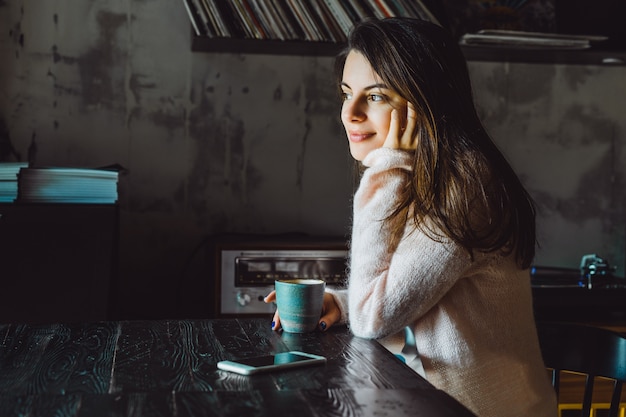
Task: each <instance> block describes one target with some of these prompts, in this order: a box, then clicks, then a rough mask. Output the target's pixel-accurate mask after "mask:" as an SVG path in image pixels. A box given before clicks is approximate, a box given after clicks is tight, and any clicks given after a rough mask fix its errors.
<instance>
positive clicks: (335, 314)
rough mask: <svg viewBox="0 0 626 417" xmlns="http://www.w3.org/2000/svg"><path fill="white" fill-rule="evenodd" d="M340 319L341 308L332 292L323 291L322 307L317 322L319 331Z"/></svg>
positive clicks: (324, 329)
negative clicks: (320, 315)
mask: <svg viewBox="0 0 626 417" xmlns="http://www.w3.org/2000/svg"><path fill="white" fill-rule="evenodd" d="M339 320H341V310H339V306H337V303H336V302H335V297H333V295H332V294H329V293H324V304H323V307H322V317H320V321H319V322H318V327H319V329H320V330H321V331H326V330H327V329H328V328H330V327H331V326H332V325H333V324H335V323H337V322H338V321H339Z"/></svg>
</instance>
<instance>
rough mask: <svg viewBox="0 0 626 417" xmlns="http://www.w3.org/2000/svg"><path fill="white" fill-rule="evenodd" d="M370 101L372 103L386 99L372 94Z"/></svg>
mask: <svg viewBox="0 0 626 417" xmlns="http://www.w3.org/2000/svg"><path fill="white" fill-rule="evenodd" d="M370 100H371V101H383V100H385V97H384V96H382V95H380V94H370Z"/></svg>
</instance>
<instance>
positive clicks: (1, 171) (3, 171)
mask: <svg viewBox="0 0 626 417" xmlns="http://www.w3.org/2000/svg"><path fill="white" fill-rule="evenodd" d="M27 166H28V162H0V203H12V202H14V201H15V199H16V198H17V174H18V172H20V169H22V168H26V167H27Z"/></svg>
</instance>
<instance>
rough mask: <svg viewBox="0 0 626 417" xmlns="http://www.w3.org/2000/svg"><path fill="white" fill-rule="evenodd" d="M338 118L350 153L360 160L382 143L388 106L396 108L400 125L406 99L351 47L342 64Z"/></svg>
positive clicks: (386, 130)
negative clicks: (390, 86)
mask: <svg viewBox="0 0 626 417" xmlns="http://www.w3.org/2000/svg"><path fill="white" fill-rule="evenodd" d="M341 90H342V96H343V105H342V107H341V121H342V122H343V126H344V127H345V129H346V134H347V135H348V141H349V143H350V153H351V154H352V157H353V158H354V159H356V160H357V161H362V160H363V159H364V158H365V157H366V156H367V154H368V153H370V151H372V150H374V149H377V148H380V147H381V146H383V143H384V142H385V139H386V137H387V134H388V133H389V124H390V122H391V110H393V109H394V108H395V109H399V110H400V115H401V116H400V117H401V125H402V126H404V123H405V122H404V120H405V119H406V106H407V102H406V100H404V99H403V98H402V97H400V96H399V95H398V94H397V93H396V92H395V91H393V90H391V89H390V88H389V87H388V86H386V85H385V84H384V83H383V82H382V80H381V79H380V77H379V76H378V74H376V73H375V72H374V70H373V69H372V66H371V65H370V63H369V62H368V61H367V59H365V57H364V56H363V55H362V54H360V53H358V52H355V51H351V52H350V53H349V54H348V56H347V58H346V62H345V64H344V67H343V79H342V81H341Z"/></svg>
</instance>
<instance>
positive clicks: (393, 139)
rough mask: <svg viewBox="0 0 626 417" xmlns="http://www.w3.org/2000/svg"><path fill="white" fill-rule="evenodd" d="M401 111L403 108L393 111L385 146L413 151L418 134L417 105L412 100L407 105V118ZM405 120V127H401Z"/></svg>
mask: <svg viewBox="0 0 626 417" xmlns="http://www.w3.org/2000/svg"><path fill="white" fill-rule="evenodd" d="M400 112H401V110H398V109H393V110H392V111H391V123H390V124H389V133H388V134H387V137H386V138H385V143H383V147H385V148H392V149H403V150H408V151H412V150H414V149H415V148H416V147H417V135H416V134H415V127H416V125H417V112H416V111H415V106H414V105H413V104H412V103H410V102H409V103H407V106H406V119H404V117H401V115H400ZM403 122H406V124H405V125H404V127H401V125H402V123H403Z"/></svg>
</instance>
